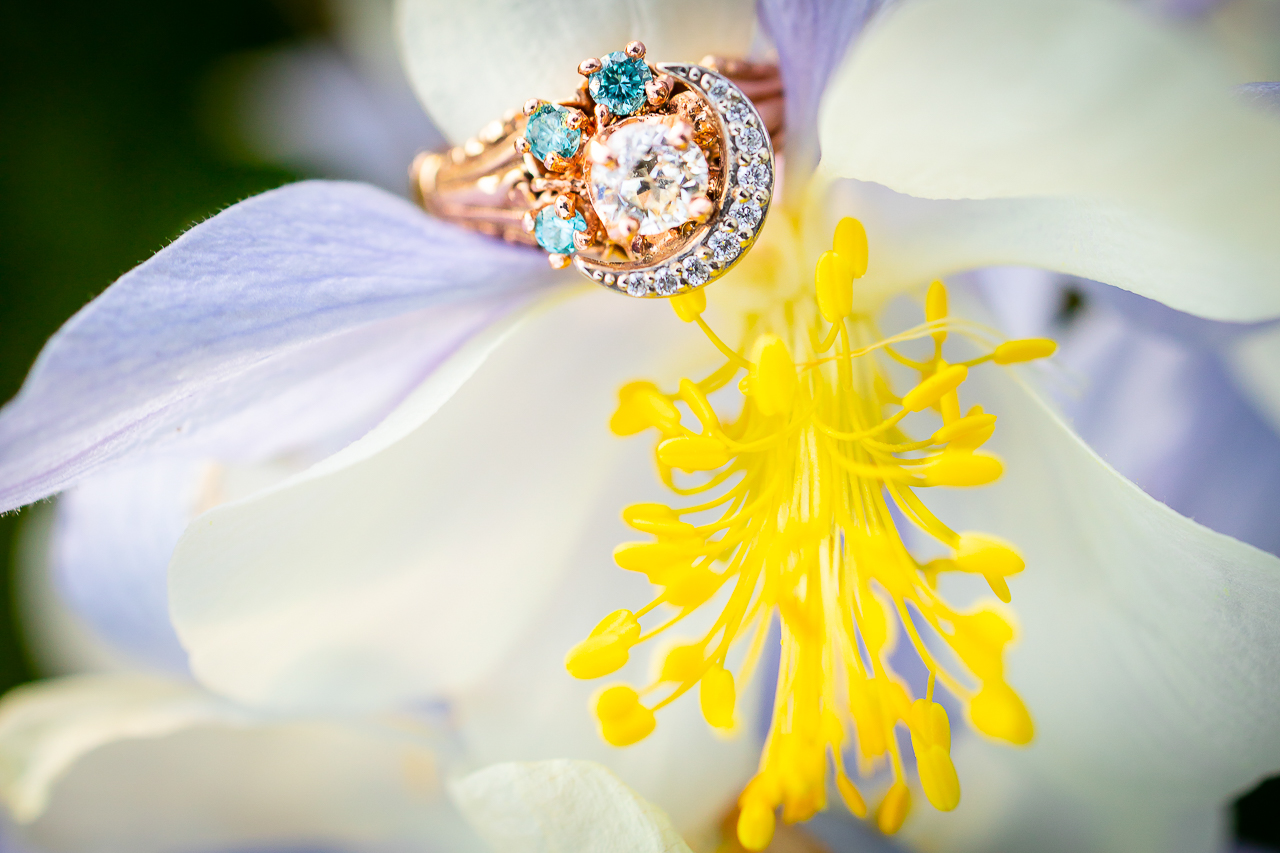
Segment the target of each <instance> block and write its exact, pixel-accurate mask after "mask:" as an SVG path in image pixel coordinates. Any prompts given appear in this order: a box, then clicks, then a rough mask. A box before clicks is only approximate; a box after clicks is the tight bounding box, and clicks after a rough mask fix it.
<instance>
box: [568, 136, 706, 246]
mask: <svg viewBox="0 0 1280 853" xmlns="http://www.w3.org/2000/svg"><path fill="white" fill-rule="evenodd" d="M669 130H670V128H669V127H668V126H667V125H666V124H663V123H659V122H648V121H644V120H640V121H635V120H634V119H633V120H632V123H630V124H624V125H622V126H620V127H618V128H617V129H616V130H614V131H613V132H612V133H610V134H609V138H608V139H607V140H606V142H605V146H606V147H607V148H608V149H609V153H610V154H611V155H612V157H611V159H610V160H609V161H608V162H606V163H593V164H592V166H591V175H590V181H591V200H592V204H593V206H594V207H595V209H596V213H597V214H599V216H600V219H601V220H602V221H603V222H604V225H605V229H606V230H609V231H612V230H616V229H618V228H619V227H620V226H621V225H622V222H623V220H624V219H633V220H635V222H637V223H638V224H639V228H638V233H640V234H644V235H645V236H652V235H654V234H661V233H662V232H664V231H667V230H670V229H672V228H675V227H677V226H679V225H683V224H684V223H686V222H688V221H689V220H691V219H693V218H694V216H693V213H692V212H691V211H690V209H689V204H690V202H692V201H693V200H694V199H696V198H703V197H705V196H706V194H707V181H708V169H707V158H706V156H705V155H704V154H703V153H702V149H700V148H699V147H698V146H697V145H695V144H693V143H691V142H686V143H684V144H683V145H677V144H676V143H675V142H673V141H671V140H670V139H669V138H668V131H669ZM624 230H625V229H624Z"/></svg>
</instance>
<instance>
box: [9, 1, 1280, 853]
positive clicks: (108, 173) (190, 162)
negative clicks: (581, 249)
mask: <svg viewBox="0 0 1280 853" xmlns="http://www.w3.org/2000/svg"><path fill="white" fill-rule="evenodd" d="M318 8H319V6H318V5H308V4H307V3H306V2H305V0H295V2H271V0H222V2H219V3H216V4H214V3H209V4H204V3H175V2H172V0H130V2H125V3H100V2H92V3H91V2H65V0H62V1H61V2H59V1H57V0H43V1H42V2H36V0H26V2H13V0H6V2H5V3H4V4H3V6H0V9H3V11H2V12H0V399H6V400H7V399H8V398H9V397H11V396H13V394H14V393H15V392H16V391H17V390H18V387H19V386H20V385H21V383H22V379H23V377H24V375H25V374H26V371H27V369H28V368H29V366H30V365H31V362H32V360H33V359H34V358H35V356H36V354H37V353H38V352H39V350H40V347H41V346H42V345H43V343H44V341H45V340H46V339H47V338H48V337H49V335H51V334H52V333H53V332H54V331H55V330H56V329H57V328H58V326H59V325H60V324H61V323H62V322H63V321H64V320H66V319H67V318H68V317H70V316H71V314H73V313H74V312H75V311H76V310H77V309H78V308H80V307H81V306H82V305H84V304H85V303H86V302H87V301H88V300H90V299H91V298H93V296H95V295H96V294H97V293H99V292H100V291H101V290H102V289H103V288H105V287H106V286H107V285H108V284H109V283H110V282H111V281H112V280H114V279H115V278H116V277H117V276H119V275H120V274H121V273H123V272H125V271H126V270H128V269H129V268H131V267H132V266H134V265H135V264H137V263H139V262H140V261H142V260H144V259H146V258H147V257H148V256H150V255H151V254H152V253H154V252H155V251H156V250H157V249H159V248H160V247H162V246H164V245H165V244H166V243H168V242H169V241H171V240H172V239H173V238H175V237H177V236H178V235H179V234H180V233H181V232H182V231H184V230H185V229H186V228H188V227H190V226H191V225H192V224H194V223H196V222H199V221H200V220H202V219H204V218H206V217H208V216H210V215H211V214H213V213H216V212H217V211H218V210H220V209H222V208H224V207H226V206H227V205H229V204H232V203H234V202H236V201H238V200H240V199H242V198H245V197H246V196H249V195H252V194H254V193H258V192H261V191H263V190H265V189H269V188H271V187H274V186H278V185H280V184H282V183H285V182H287V181H290V180H293V179H296V178H298V177H302V176H301V175H296V174H291V173H290V172H287V171H285V170H283V169H279V168H272V167H268V166H256V167H255V166H248V165H244V164H243V163H238V162H232V161H231V160H229V159H228V158H227V157H226V156H225V155H224V154H223V151H224V150H225V149H224V147H223V146H220V145H218V144H217V143H216V142H215V141H214V137H215V136H216V135H217V130H218V129H217V128H216V127H214V128H212V131H213V132H212V133H211V132H210V131H211V128H210V121H209V116H208V115H205V114H203V113H202V108H201V104H202V103H203V102H204V100H205V99H204V98H203V97H202V92H203V91H204V86H205V84H206V83H207V80H208V76H209V74H210V73H211V71H212V69H213V68H214V67H216V65H217V63H218V62H219V60H222V59H224V58H226V57H228V56H232V55H235V54H239V53H242V52H244V51H247V50H253V49H255V48H262V47H266V46H270V45H274V44H280V43H284V42H286V41H288V40H291V39H298V38H301V37H304V36H307V37H313V38H314V37H316V36H323V32H324V29H325V22H324V20H323V15H321V14H318V13H317V11H316V10H317V9H318ZM21 517H22V514H21V513H18V514H10V515H7V516H3V517H0V555H3V559H4V563H3V570H4V580H5V582H4V583H3V584H0V691H3V690H7V689H9V688H10V687H12V686H14V685H16V684H19V683H21V682H23V681H26V680H29V679H31V678H33V677H35V675H36V673H34V672H33V671H32V667H31V665H30V664H29V662H28V661H27V659H26V656H25V654H24V651H23V648H22V643H21V639H20V637H19V635H18V631H17V628H16V622H15V618H14V615H15V614H14V602H13V594H12V589H13V583H12V572H11V562H12V560H11V559H10V558H11V555H12V552H13V542H14V534H15V531H16V529H17V527H18V524H19V522H20V519H21ZM1236 822H1237V827H1238V835H1239V837H1241V838H1242V839H1244V840H1247V841H1249V842H1252V843H1253V844H1255V845H1266V847H1273V848H1274V849H1280V781H1275V780H1273V781H1272V782H1269V783H1266V784H1264V785H1263V786H1262V787H1261V788H1259V789H1258V790H1257V791H1255V792H1254V793H1252V794H1251V795H1249V796H1247V797H1245V798H1244V799H1242V800H1241V801H1240V802H1239V803H1238V804H1237V806H1236ZM1259 849H1265V848H1259Z"/></svg>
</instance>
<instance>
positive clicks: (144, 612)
mask: <svg viewBox="0 0 1280 853" xmlns="http://www.w3.org/2000/svg"><path fill="white" fill-rule="evenodd" d="M205 468H206V465H205V464H204V463H201V462H197V461H191V460H152V461H151V462H149V463H145V464H142V465H134V466H129V467H126V468H123V469H118V470H114V471H110V472H106V473H103V474H99V475H97V476H95V477H91V478H89V479H88V480H86V481H85V482H83V483H81V484H80V485H78V486H76V487H74V488H72V489H70V490H69V491H67V493H66V494H64V495H63V496H62V497H61V498H60V500H59V501H58V515H57V522H56V523H55V525H54V529H53V543H52V549H51V555H52V560H53V571H54V575H55V579H56V582H57V587H58V589H59V590H60V591H61V593H62V595H63V597H64V599H65V600H66V601H67V603H68V604H69V605H70V606H71V607H72V608H73V609H74V610H76V611H77V612H78V613H79V614H80V615H81V616H83V617H84V618H85V619H86V620H87V621H88V622H89V624H90V625H91V626H92V627H93V628H94V629H95V630H96V631H97V632H98V633H99V634H100V635H101V636H102V637H103V638H105V639H107V640H108V641H109V642H111V644H112V645H114V646H116V647H117V648H118V649H120V650H121V651H124V652H126V653H127V654H128V655H130V656H131V657H134V658H137V659H138V660H140V661H143V662H145V663H147V664H149V665H152V666H158V667H160V668H163V669H174V670H184V671H185V669H186V662H187V656H186V653H185V652H183V650H182V645H181V644H180V643H179V642H178V635H177V634H176V633H175V632H174V630H173V625H172V624H171V623H170V622H169V593H168V588H167V585H166V583H165V568H166V567H167V566H168V565H169V556H170V555H171V554H172V553H173V546H174V545H175V544H176V543H177V541H178V537H180V536H181V535H182V531H183V529H185V528H186V526H187V522H188V521H189V520H190V518H191V515H192V511H193V510H194V509H195V507H196V505H197V503H198V502H199V499H200V495H199V492H200V487H201V479H202V475H204V473H205Z"/></svg>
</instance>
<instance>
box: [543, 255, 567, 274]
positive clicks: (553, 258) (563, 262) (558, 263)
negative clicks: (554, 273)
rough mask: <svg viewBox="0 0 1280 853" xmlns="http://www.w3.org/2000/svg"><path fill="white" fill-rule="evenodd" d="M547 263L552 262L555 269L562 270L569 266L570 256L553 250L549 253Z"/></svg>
mask: <svg viewBox="0 0 1280 853" xmlns="http://www.w3.org/2000/svg"><path fill="white" fill-rule="evenodd" d="M547 263H549V264H551V268H552V269H553V270H562V269H564V268H565V267H567V266H569V256H568V255H562V254H560V253H559V252H552V253H551V254H549V255H547Z"/></svg>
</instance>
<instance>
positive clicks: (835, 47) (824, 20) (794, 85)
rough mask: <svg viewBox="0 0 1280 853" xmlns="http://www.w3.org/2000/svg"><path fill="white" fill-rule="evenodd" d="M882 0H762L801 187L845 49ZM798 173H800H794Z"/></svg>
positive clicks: (789, 151) (789, 149) (791, 163)
mask: <svg viewBox="0 0 1280 853" xmlns="http://www.w3.org/2000/svg"><path fill="white" fill-rule="evenodd" d="M882 3H883V0H757V3H756V10H757V14H758V15H759V17H760V22H761V24H762V25H763V26H764V28H765V31H766V32H768V34H769V36H770V37H771V38H772V39H773V43H774V45H776V46H777V48H778V68H779V70H780V71H781V73H782V83H783V86H784V88H785V90H786V95H787V124H786V157H787V169H788V172H789V177H788V180H789V184H788V186H796V187H797V191H798V190H799V189H800V187H801V185H803V183H804V179H803V176H805V175H807V174H808V173H809V172H811V171H812V170H813V168H814V167H815V166H816V165H817V163H818V157H819V154H820V152H819V151H818V106H819V104H820V102H821V100H822V93H823V90H824V89H826V86H827V81H828V80H829V79H830V78H831V75H832V73H833V72H834V71H835V70H836V67H837V66H839V64H840V60H841V59H843V58H844V54H845V51H846V50H847V49H848V47H849V44H850V43H851V42H852V41H853V39H854V37H855V36H856V35H857V34H858V32H859V31H861V29H862V27H863V25H864V24H865V23H866V22H867V19H868V18H870V17H871V15H872V14H873V13H874V12H875V11H876V10H877V9H878V8H879V7H880V6H881V5H882ZM796 175H799V176H800V179H799V180H797V179H796V178H795V176H796Z"/></svg>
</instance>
